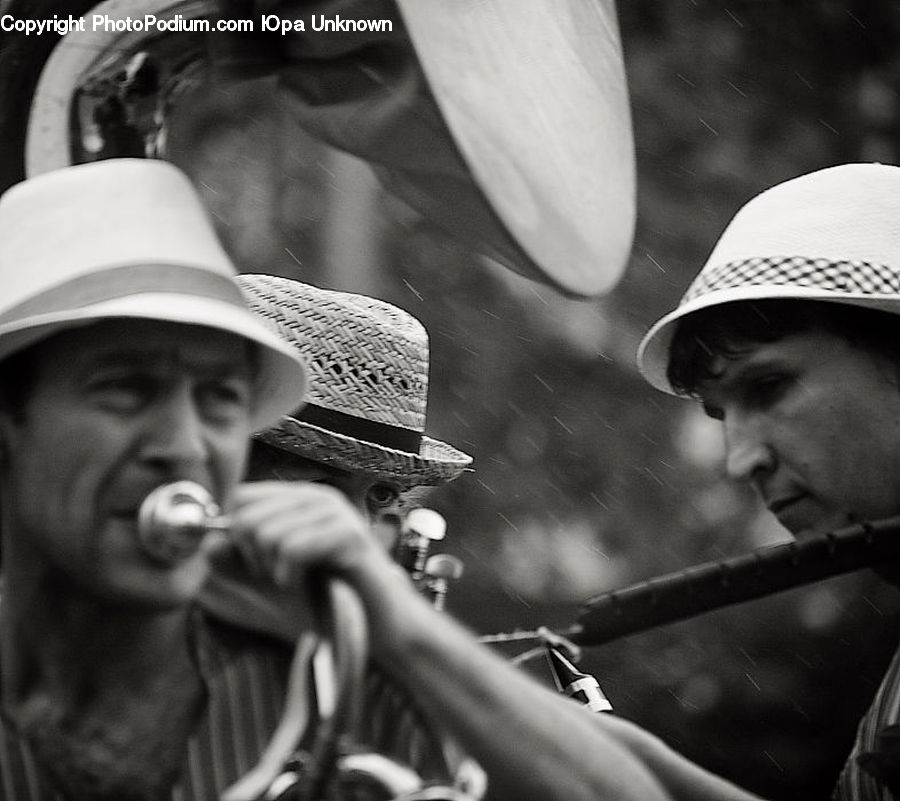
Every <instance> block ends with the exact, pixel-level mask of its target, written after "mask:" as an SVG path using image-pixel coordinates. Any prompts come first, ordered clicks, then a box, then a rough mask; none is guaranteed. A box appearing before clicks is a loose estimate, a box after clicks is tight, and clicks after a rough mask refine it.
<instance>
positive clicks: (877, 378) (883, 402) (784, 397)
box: [699, 331, 900, 535]
mask: <svg viewBox="0 0 900 801" xmlns="http://www.w3.org/2000/svg"><path fill="white" fill-rule="evenodd" d="M713 368H714V374H715V375H716V376H717V377H716V378H714V379H710V380H708V381H705V382H703V383H702V384H701V385H700V388H699V395H700V398H701V400H702V401H703V404H704V408H705V409H706V411H707V413H708V414H710V415H711V416H712V417H715V418H717V419H720V420H722V423H723V426H724V432H725V446H726V468H727V472H728V474H729V475H730V476H731V477H732V478H735V479H738V480H744V481H749V482H750V483H751V484H752V485H753V486H754V488H755V489H756V490H757V491H758V493H759V495H760V497H761V498H762V500H763V502H764V503H765V504H766V506H767V507H768V508H769V509H770V510H771V511H772V513H773V514H774V515H775V516H776V517H777V518H778V520H779V521H780V522H781V524H782V525H783V526H785V528H787V529H788V530H789V531H791V532H792V533H794V534H795V535H800V534H814V533H818V534H821V533H824V532H827V531H830V530H833V529H835V528H839V527H841V526H844V525H848V524H850V523H852V522H855V521H859V520H874V519H878V518H882V517H887V516H890V515H895V514H897V513H898V512H900V388H898V380H897V368H896V367H894V366H893V365H891V364H890V363H889V362H888V361H887V360H886V359H885V358H883V357H880V356H876V355H874V354H872V353H871V352H869V351H867V350H864V349H862V348H859V347H855V346H854V345H852V344H851V343H849V342H848V341H847V340H845V339H844V338H843V337H840V336H838V335H836V334H831V333H827V332H825V331H810V332H805V333H802V334H795V335H792V336H789V337H785V338H784V339H782V340H780V341H778V342H774V343H763V344H749V345H748V346H747V348H746V350H745V351H743V352H742V353H741V354H740V355H739V356H737V357H736V358H731V359H726V358H724V357H717V359H716V360H715V361H714V363H713Z"/></svg>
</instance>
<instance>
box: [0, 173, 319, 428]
mask: <svg viewBox="0 0 900 801" xmlns="http://www.w3.org/2000/svg"><path fill="white" fill-rule="evenodd" d="M233 274H234V268H233V267H232V265H231V263H230V262H229V260H228V257H227V256H226V255H225V252H224V251H223V250H222V247H221V246H220V245H219V242H218V240H217V239H216V237H215V234H214V233H213V229H212V226H211V225H210V222H209V220H208V219H207V217H206V214H205V212H204V211H203V207H202V206H201V204H200V201H199V199H198V197H197V195H196V193H195V192H194V189H193V187H192V186H191V184H190V182H189V181H188V179H187V178H186V177H185V176H184V175H183V174H182V173H181V172H179V171H178V170H177V169H176V168H175V167H173V166H172V165H171V164H168V163H166V162H162V161H148V160H143V159H112V160H108V161H101V162H96V163H93V164H83V165H79V166H77V167H66V168H64V169H61V170H56V171H54V172H48V173H45V174H44V175H41V176H39V177H36V178H32V179H30V180H27V181H24V182H22V183H20V184H16V185H15V186H13V187H12V188H11V189H9V190H8V191H7V192H6V193H5V194H4V195H3V196H2V198H0V283H2V286H3V294H2V297H0V359H4V358H6V357H7V356H10V355H11V354H13V353H15V352H16V351H19V350H22V349H23V348H25V347H27V346H29V345H32V344H34V343H36V342H38V341H40V340H42V339H46V338H47V337H48V336H50V335H52V334H55V333H57V332H58V331H61V330H64V329H67V328H73V327H75V326H80V325H85V324H88V323H92V322H96V321H98V320H102V319H108V318H122V317H126V318H142V319H151V320H160V321H166V322H173V323H186V324H191V325H200V326H206V327H209V328H215V329H219V330H222V331H228V332H230V333H233V334H237V335H238V336H241V337H244V338H245V339H248V340H250V341H251V342H253V343H255V344H256V345H258V346H259V348H258V352H259V354H260V365H259V371H258V375H257V376H256V383H257V386H256V390H257V392H256V397H257V404H256V407H255V409H254V414H253V422H254V423H255V424H256V427H258V428H263V427H265V426H266V425H268V424H269V423H271V422H272V421H273V420H276V419H277V418H278V416H279V415H280V414H283V413H284V412H285V410H287V409H290V408H292V407H293V406H295V405H296V403H297V398H299V397H301V396H302V394H303V392H304V391H305V387H306V372H305V368H304V365H303V362H302V360H301V359H300V358H299V357H298V355H297V353H296V351H294V350H293V349H292V348H290V347H289V346H288V345H287V344H286V343H284V342H282V341H281V340H280V339H279V338H278V337H277V336H274V335H273V334H272V333H271V332H270V331H269V330H268V329H266V327H265V326H264V325H262V324H261V323H260V321H259V319H258V318H257V317H256V316H255V315H253V314H252V313H251V312H250V311H249V310H248V309H247V307H246V304H245V303H244V301H243V299H242V298H241V294H240V292H239V291H237V289H236V288H235V286H234V283H233V281H232V280H231V279H232V277H233Z"/></svg>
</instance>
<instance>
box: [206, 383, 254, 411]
mask: <svg viewBox="0 0 900 801" xmlns="http://www.w3.org/2000/svg"><path fill="white" fill-rule="evenodd" d="M201 397H202V401H203V405H204V408H205V409H206V410H207V411H208V412H209V413H210V414H212V415H214V416H222V415H227V416H229V417H230V416H234V415H238V414H242V413H244V412H245V411H247V410H249V408H250V387H249V385H248V384H246V383H245V382H243V381H238V380H234V381H213V382H210V383H208V384H205V385H203V387H202V388H201Z"/></svg>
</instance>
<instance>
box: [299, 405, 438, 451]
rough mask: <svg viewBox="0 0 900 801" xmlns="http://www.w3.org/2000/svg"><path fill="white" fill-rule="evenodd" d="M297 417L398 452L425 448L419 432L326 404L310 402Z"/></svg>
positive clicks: (311, 423) (320, 426) (302, 420)
mask: <svg viewBox="0 0 900 801" xmlns="http://www.w3.org/2000/svg"><path fill="white" fill-rule="evenodd" d="M293 417H294V418H295V419H297V420H299V421H301V422H303V423H309V424H310V425H314V426H318V427H319V428H324V429H327V430H328V431H332V432H335V433H338V434H342V435H344V436H346V437H352V438H353V439H358V440H362V441H363V442H369V443H371V444H373V445H381V446H382V447H384V448H392V449H393V450H395V451H403V452H404V453H416V454H418V453H419V452H420V449H421V447H422V434H421V433H420V432H418V431H413V430H412V429H410V428H402V427H401V426H392V425H388V424H387V423H376V422H375V421H374V420H366V419H364V418H362V417H355V416H354V415H352V414H345V413H344V412H337V411H335V410H334V409H326V408H324V407H323V406H316V405H315V404H314V403H307V404H306V405H305V406H303V407H302V408H301V409H300V410H299V411H298V412H295V413H294V415H293Z"/></svg>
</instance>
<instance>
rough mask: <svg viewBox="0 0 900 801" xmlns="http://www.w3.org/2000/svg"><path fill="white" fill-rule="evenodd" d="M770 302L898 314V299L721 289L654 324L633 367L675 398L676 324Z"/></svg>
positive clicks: (789, 289) (773, 288)
mask: <svg viewBox="0 0 900 801" xmlns="http://www.w3.org/2000/svg"><path fill="white" fill-rule="evenodd" d="M772 299H785V300H786V299H794V300H812V301H824V302H828V303H845V304H848V305H851V306H862V307H864V308H868V309H877V310H879V311H885V312H890V313H892V314H900V295H889V294H884V293H880V294H866V293H862V292H834V291H829V290H824V289H817V288H815V287H808V286H791V285H772V284H766V285H759V286H743V287H734V288H732V289H721V290H718V291H716V292H710V293H709V294H707V295H701V296H700V297H697V298H694V299H693V300H691V301H688V302H687V303H685V304H683V305H681V306H679V307H678V308H677V309H675V310H674V311H672V312H669V314H667V315H666V316H665V317H663V318H661V319H660V320H658V321H657V322H656V324H655V325H654V326H653V327H652V328H651V329H650V330H649V331H648V332H647V333H646V334H645V336H644V338H643V340H641V344H640V346H639V347H638V353H637V363H638V369H639V370H640V372H641V375H643V376H644V378H645V379H646V380H647V381H648V382H649V383H650V384H651V385H652V386H654V387H656V389H659V390H662V391H663V392H667V393H669V394H670V395H677V394H679V393H678V392H676V391H675V389H674V387H672V385H671V384H670V383H669V379H668V377H667V376H666V373H667V371H668V369H669V349H670V347H671V345H672V338H673V337H674V335H675V331H676V330H677V328H678V323H679V322H680V321H681V320H683V319H684V318H685V317H688V316H689V315H691V314H695V313H696V312H698V311H700V310H701V309H708V308H711V307H713V306H719V305H722V304H723V303H736V302H739V301H753V300H772Z"/></svg>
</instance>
